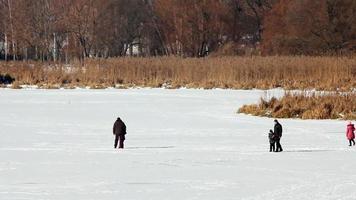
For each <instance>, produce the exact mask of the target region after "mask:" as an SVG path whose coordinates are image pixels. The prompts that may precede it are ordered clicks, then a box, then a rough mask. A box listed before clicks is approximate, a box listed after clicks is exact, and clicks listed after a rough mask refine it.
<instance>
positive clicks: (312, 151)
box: [283, 149, 336, 153]
mask: <svg viewBox="0 0 356 200" xmlns="http://www.w3.org/2000/svg"><path fill="white" fill-rule="evenodd" d="M328 151H336V150H332V149H297V150H285V151H283V152H288V153H315V152H328Z"/></svg>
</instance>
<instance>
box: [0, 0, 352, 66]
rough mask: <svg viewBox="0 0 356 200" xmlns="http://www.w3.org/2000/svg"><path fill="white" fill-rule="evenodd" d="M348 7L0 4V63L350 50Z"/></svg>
mask: <svg viewBox="0 0 356 200" xmlns="http://www.w3.org/2000/svg"><path fill="white" fill-rule="evenodd" d="M355 9H356V2H355V1H354V0H320V1H314V0H298V1H294V0H0V57H2V58H3V59H6V60H9V59H13V60H17V59H35V60H54V61H67V62H68V61H69V60H71V59H74V58H79V59H83V58H86V57H117V56H126V55H140V56H156V55H178V56H189V57H202V56H207V55H209V54H211V53H214V52H215V53H216V52H223V51H222V49H224V48H225V49H226V47H229V48H228V51H227V52H228V53H241V52H245V51H244V50H246V49H258V51H257V52H262V53H265V54H316V53H325V52H340V51H344V50H346V49H347V50H349V49H352V48H353V47H354V46H355V44H354V41H355V34H356V30H355V29H356V28H355V26H356V25H355V24H356V23H355V19H356V17H355V13H356V10H355Z"/></svg>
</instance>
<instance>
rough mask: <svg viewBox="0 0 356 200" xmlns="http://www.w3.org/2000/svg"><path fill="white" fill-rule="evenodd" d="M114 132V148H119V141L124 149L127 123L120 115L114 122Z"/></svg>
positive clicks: (120, 146) (120, 147)
mask: <svg viewBox="0 0 356 200" xmlns="http://www.w3.org/2000/svg"><path fill="white" fill-rule="evenodd" d="M113 134H114V135H115V144H114V148H115V149H116V148H117V144H118V143H119V149H123V148H124V141H125V135H126V125H125V123H124V122H123V121H122V120H121V119H120V117H118V118H117V120H116V121H115V123H114V127H113Z"/></svg>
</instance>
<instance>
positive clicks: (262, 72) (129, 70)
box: [0, 56, 356, 91]
mask: <svg viewBox="0 0 356 200" xmlns="http://www.w3.org/2000/svg"><path fill="white" fill-rule="evenodd" d="M0 74H10V75H11V76H12V77H14V78H15V80H16V83H17V84H18V85H21V84H31V85H40V86H46V87H53V85H54V86H55V87H67V88H71V87H74V86H78V87H84V86H89V87H92V88H105V87H115V86H116V87H124V88H126V87H131V86H145V87H162V86H166V87H168V88H178V87H189V88H207V89H208V88H234V89H251V88H260V89H268V88H275V87H283V88H285V89H310V88H315V89H317V90H342V91H350V90H353V89H354V88H356V81H355V77H356V58H349V57H303V56H300V57H293V56H282V57H278V56H275V57H210V58H200V59H199V58H178V57H155V58H130V57H125V58H113V59H87V60H86V61H85V62H84V64H83V63H78V62H73V63H71V64H69V65H65V64H55V63H41V62H0Z"/></svg>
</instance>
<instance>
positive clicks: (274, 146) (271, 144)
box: [269, 143, 276, 152]
mask: <svg viewBox="0 0 356 200" xmlns="http://www.w3.org/2000/svg"><path fill="white" fill-rule="evenodd" d="M272 151H273V152H275V151H276V144H275V143H269V152H272Z"/></svg>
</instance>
